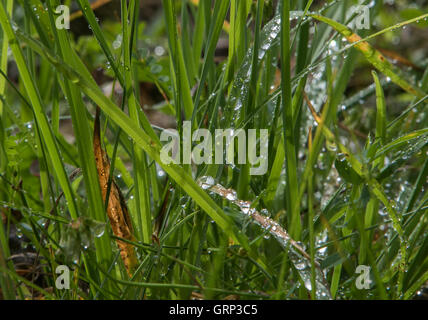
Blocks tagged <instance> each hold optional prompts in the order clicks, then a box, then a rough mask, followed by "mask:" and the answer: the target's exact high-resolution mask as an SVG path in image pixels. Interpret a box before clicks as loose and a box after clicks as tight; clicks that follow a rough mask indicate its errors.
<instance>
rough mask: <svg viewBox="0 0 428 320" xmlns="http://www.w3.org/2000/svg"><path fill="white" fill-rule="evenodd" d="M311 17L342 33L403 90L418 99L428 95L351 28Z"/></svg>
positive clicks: (324, 18)
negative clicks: (396, 69)
mask: <svg viewBox="0 0 428 320" xmlns="http://www.w3.org/2000/svg"><path fill="white" fill-rule="evenodd" d="M309 16H310V17H312V18H314V19H316V20H319V21H321V22H324V23H327V24H328V25H330V26H331V27H332V28H334V29H335V30H336V31H337V32H339V33H341V34H342V35H343V36H344V37H345V38H346V39H347V40H348V42H349V43H351V44H353V45H354V46H355V47H356V48H357V49H358V50H359V51H360V52H361V53H363V55H364V56H365V57H366V59H367V60H368V61H369V62H370V63H371V64H372V65H373V66H374V67H375V68H376V69H378V70H379V71H380V72H382V73H383V74H385V75H386V76H387V77H389V78H390V79H391V81H392V82H394V83H395V84H397V85H398V86H400V87H401V88H402V89H403V90H405V91H407V92H408V93H410V94H412V95H414V96H416V97H418V98H423V97H424V96H425V95H426V94H425V93H424V92H423V91H422V90H420V89H419V88H417V87H415V86H413V85H412V84H410V83H409V82H408V81H407V80H406V79H404V78H403V77H402V76H400V75H398V74H397V73H396V72H394V66H393V65H392V64H391V63H390V62H389V61H388V60H387V59H386V58H385V57H384V56H383V55H382V54H381V53H380V52H379V51H378V50H376V49H374V48H373V47H372V46H371V45H370V44H369V43H368V42H367V41H362V40H363V39H362V38H361V37H360V36H359V35H357V34H356V33H353V32H352V30H351V29H350V28H348V27H347V26H344V25H343V24H341V23H339V22H337V21H334V20H332V19H330V18H327V17H324V16H321V15H319V14H309Z"/></svg>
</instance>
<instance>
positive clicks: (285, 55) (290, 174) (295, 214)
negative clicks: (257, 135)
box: [281, 0, 302, 240]
mask: <svg viewBox="0 0 428 320" xmlns="http://www.w3.org/2000/svg"><path fill="white" fill-rule="evenodd" d="M290 50H291V49H290V4H289V1H288V0H282V1H281V91H282V115H283V120H282V124H283V128H284V129H283V130H284V151H285V160H286V162H285V163H286V186H285V187H286V190H285V193H286V206H287V217H288V223H289V229H290V235H291V236H292V237H293V238H294V239H297V240H299V239H300V234H301V229H302V225H301V221H300V207H299V204H298V199H297V190H299V184H298V181H297V162H296V148H295V139H294V129H293V110H292V109H291V108H292V104H291V70H290V58H291V53H290Z"/></svg>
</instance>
